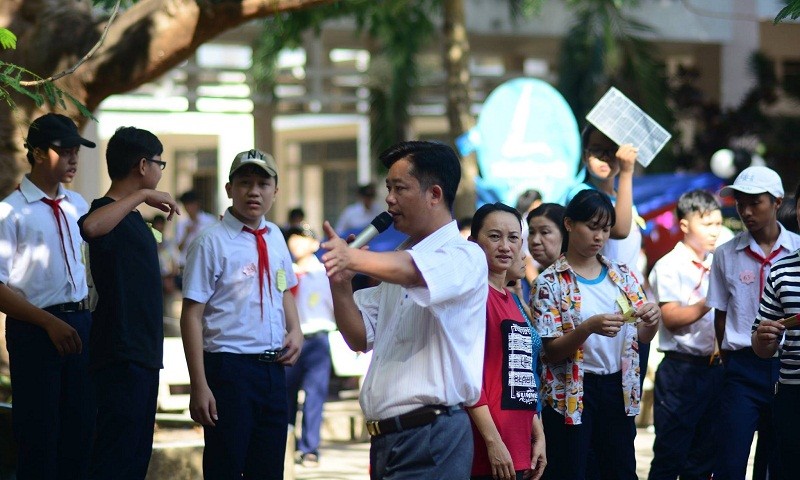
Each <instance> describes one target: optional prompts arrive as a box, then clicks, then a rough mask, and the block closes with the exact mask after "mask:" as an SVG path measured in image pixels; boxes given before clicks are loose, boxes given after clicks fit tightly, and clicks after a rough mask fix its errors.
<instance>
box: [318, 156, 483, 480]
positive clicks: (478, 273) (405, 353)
mask: <svg viewBox="0 0 800 480" xmlns="http://www.w3.org/2000/svg"><path fill="white" fill-rule="evenodd" d="M380 160H381V162H382V163H383V164H384V165H385V166H386V167H387V168H388V169H389V173H388V176H387V179H386V187H387V190H388V193H387V196H386V202H387V204H388V211H389V213H390V214H391V215H392V219H393V223H394V226H395V228H396V229H397V230H398V231H400V232H402V233H405V234H407V235H409V238H408V240H407V241H406V242H405V243H404V244H403V245H401V247H400V249H398V250H397V251H394V252H383V253H377V252H370V251H368V250H360V249H353V248H349V247H348V245H347V243H346V242H345V241H344V240H343V239H341V238H339V237H338V236H337V235H336V232H335V231H334V230H333V228H332V227H331V225H330V224H329V223H327V222H326V223H325V226H324V229H325V233H326V234H327V235H328V237H329V240H328V241H327V242H325V243H323V244H322V248H323V249H325V250H328V251H327V252H326V253H325V255H323V257H322V261H323V263H324V264H325V268H326V270H327V272H328V277H329V279H330V283H331V291H332V294H333V306H334V315H335V317H336V323H337V325H338V327H339V330H340V331H341V332H342V335H343V336H344V338H345V340H346V341H347V343H348V345H349V346H350V348H351V349H353V350H355V351H367V350H370V349H372V350H374V353H373V357H372V363H371V365H370V368H369V371H368V372H367V376H366V379H365V381H364V385H363V387H362V390H361V398H360V402H361V408H362V409H363V411H364V415H365V417H366V419H367V429H368V430H369V432H370V434H371V435H372V446H371V449H370V464H371V466H372V473H371V475H372V478H373V479H378V478H392V479H401V478H409V479H410V478H439V479H450V478H452V479H457V478H458V479H460V478H467V477H469V473H470V466H471V460H472V432H471V429H470V424H469V418H468V416H467V414H466V413H465V411H464V410H463V407H464V406H470V405H473V404H474V403H475V402H476V401H477V400H478V397H479V395H480V387H481V371H482V365H483V350H484V344H483V339H484V330H485V309H486V296H487V291H488V288H487V278H488V273H487V266H486V261H485V255H484V254H483V251H482V250H481V249H480V247H478V246H477V245H476V244H474V243H470V242H467V241H466V240H464V239H463V238H462V237H461V236H460V235H459V232H458V228H457V226H456V222H455V221H454V220H453V218H452V214H451V209H452V205H453V200H454V198H455V193H456V190H457V188H458V181H459V179H460V178H461V167H460V163H459V159H458V157H457V156H456V155H455V152H453V150H452V149H451V148H449V147H447V146H445V145H443V144H439V143H433V142H421V141H415V142H401V143H399V144H397V145H395V146H393V147H391V148H389V149H388V150H387V151H385V152H384V153H382V154H381V156H380ZM356 273H362V274H365V275H369V276H371V277H374V278H376V279H378V280H380V281H381V282H382V283H381V284H380V285H379V286H377V287H373V288H368V289H364V290H359V291H358V292H356V293H355V294H354V293H353V290H352V287H351V284H350V280H351V279H352V277H353V275H354V274H356Z"/></svg>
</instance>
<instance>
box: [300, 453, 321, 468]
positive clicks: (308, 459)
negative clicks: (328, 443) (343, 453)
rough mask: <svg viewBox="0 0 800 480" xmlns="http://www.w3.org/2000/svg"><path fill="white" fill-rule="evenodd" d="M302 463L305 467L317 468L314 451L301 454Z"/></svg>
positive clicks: (317, 460)
mask: <svg viewBox="0 0 800 480" xmlns="http://www.w3.org/2000/svg"><path fill="white" fill-rule="evenodd" d="M302 465H303V466H304V467H305V468H317V467H319V457H318V456H317V454H315V453H305V454H303V461H302Z"/></svg>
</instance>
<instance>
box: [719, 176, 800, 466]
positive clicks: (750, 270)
mask: <svg viewBox="0 0 800 480" xmlns="http://www.w3.org/2000/svg"><path fill="white" fill-rule="evenodd" d="M721 193H722V194H723V195H726V194H731V193H732V194H733V196H734V198H735V199H736V211H737V212H738V213H739V216H740V217H741V219H742V222H744V224H745V227H746V228H747V230H746V231H744V232H741V233H739V234H737V235H736V236H735V237H734V238H732V239H731V240H729V241H728V242H727V243H725V244H723V245H721V246H720V247H718V248H717V249H716V250H715V251H714V263H713V264H712V265H711V279H710V282H709V286H708V297H707V299H706V305H708V306H709V307H711V308H714V309H715V312H714V324H715V330H716V336H717V343H718V344H719V348H720V355H721V356H722V363H723V365H724V366H725V373H724V375H723V381H722V392H721V394H720V402H719V403H720V407H719V408H720V412H719V413H720V418H719V426H718V430H717V434H718V435H717V437H718V441H717V460H716V466H715V467H714V479H715V480H726V479H737V480H738V479H741V478H745V473H746V470H747V458H748V456H749V454H750V446H751V444H752V443H753V434H754V433H755V431H756V429H758V443H759V445H758V446H757V447H756V462H755V466H754V469H753V470H754V472H753V478H754V479H756V480H760V479H762V478H766V476H765V472H763V471H761V470H763V468H761V469H759V465H760V464H762V462H760V461H759V456H760V455H759V454H760V452H764V453H766V454H767V455H768V456H769V458H767V459H765V461H766V462H768V463H769V465H768V468H769V478H775V477H776V475H777V474H778V472H779V468H780V466H779V458H778V455H777V453H778V452H777V449H776V448H775V434H774V429H773V428H772V401H773V396H774V393H775V383H776V382H777V381H778V372H779V369H780V361H779V360H778V358H768V359H764V358H760V357H758V356H757V355H756V354H755V353H754V351H753V348H752V347H751V344H750V341H751V339H750V336H751V330H752V326H753V321H754V320H755V319H756V315H757V314H758V306H759V302H760V300H761V293H762V292H763V290H764V285H765V281H766V279H767V277H768V276H769V273H770V270H771V267H772V265H774V264H775V262H777V261H778V260H780V259H781V258H783V257H785V256H787V255H789V254H790V253H792V252H793V251H795V250H797V249H798V248H800V236H798V235H796V234H794V233H791V232H789V231H788V230H786V229H785V228H783V226H782V225H781V224H780V223H778V220H777V211H778V208H779V207H780V205H781V202H782V200H783V185H782V182H781V178H780V176H778V174H777V173H776V172H775V171H773V170H770V169H769V168H767V167H760V166H758V167H748V168H746V169H744V170H743V171H742V173H740V174H739V175H738V176H737V177H736V180H735V181H734V182H733V185H730V186H727V187H725V188H723V189H722V191H721Z"/></svg>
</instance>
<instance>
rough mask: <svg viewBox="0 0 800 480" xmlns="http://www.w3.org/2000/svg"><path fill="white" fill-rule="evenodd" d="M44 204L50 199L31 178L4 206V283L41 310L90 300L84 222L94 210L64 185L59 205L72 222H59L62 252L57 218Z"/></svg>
mask: <svg viewBox="0 0 800 480" xmlns="http://www.w3.org/2000/svg"><path fill="white" fill-rule="evenodd" d="M42 198H47V195H45V194H44V192H42V191H41V190H40V189H39V188H38V187H37V186H36V185H34V184H33V183H32V182H31V181H30V180H29V179H28V177H27V176H25V177H23V178H22V182H21V183H20V185H19V188H18V189H17V190H15V191H14V192H12V193H11V194H10V195H9V196H7V197H6V198H5V199H4V200H3V201H2V202H0V283H5V284H6V285H7V286H8V287H9V288H10V289H11V290H13V291H14V292H16V293H18V294H20V295H22V296H23V297H25V299H26V300H27V301H28V302H29V303H31V304H33V305H34V306H37V307H39V308H43V307H49V306H51V305H57V304H59V303H67V302H78V301H80V300H83V299H84V298H86V296H87V295H88V288H87V286H86V265H85V261H84V258H83V238H82V237H81V234H80V230H79V229H78V219H79V218H80V217H81V216H82V215H84V214H86V212H88V211H89V206H88V205H87V203H86V200H84V199H83V197H81V196H80V194H78V193H76V192H73V191H71V190H67V189H65V188H64V187H63V186H61V185H59V187H58V193H57V195H56V199H59V198H61V199H62V200H61V203H60V206H61V209H62V210H63V212H64V216H65V217H66V225H65V224H64V217H61V218H60V220H59V221H60V223H61V229H62V233H63V235H64V243H63V247H62V243H61V237H60V236H59V233H58V232H59V229H58V225H59V224H58V223H56V216H55V215H54V213H53V209H52V208H51V207H50V206H49V205H47V204H46V203H44V202H42ZM65 251H66V258H65V256H64V253H65ZM68 264H69V267H68V266H67V265H68ZM70 273H71V279H70Z"/></svg>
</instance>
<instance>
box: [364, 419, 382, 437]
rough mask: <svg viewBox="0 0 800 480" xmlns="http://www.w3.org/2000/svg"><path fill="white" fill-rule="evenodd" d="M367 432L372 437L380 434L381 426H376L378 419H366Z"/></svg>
mask: <svg viewBox="0 0 800 480" xmlns="http://www.w3.org/2000/svg"><path fill="white" fill-rule="evenodd" d="M367 432H368V433H369V434H370V435H371V436H373V437H374V436H376V435H380V434H381V427H380V426H378V420H367Z"/></svg>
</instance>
